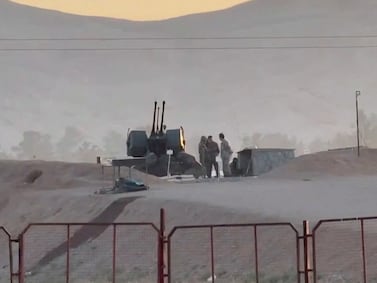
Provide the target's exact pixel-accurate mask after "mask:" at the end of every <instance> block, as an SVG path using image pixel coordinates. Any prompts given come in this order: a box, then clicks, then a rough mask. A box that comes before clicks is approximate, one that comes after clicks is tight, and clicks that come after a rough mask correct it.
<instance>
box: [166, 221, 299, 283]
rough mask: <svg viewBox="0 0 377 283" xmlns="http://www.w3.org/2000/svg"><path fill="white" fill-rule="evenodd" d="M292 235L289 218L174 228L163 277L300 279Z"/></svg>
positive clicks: (295, 233) (294, 232)
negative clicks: (285, 220) (165, 275)
mask: <svg viewBox="0 0 377 283" xmlns="http://www.w3.org/2000/svg"><path fill="white" fill-rule="evenodd" d="M276 235H278V237H276ZM298 237H299V233H298V231H297V230H296V228H295V227H294V226H293V225H291V224H290V223H269V224H232V225H200V226H181V227H175V228H174V229H173V230H172V231H171V233H170V234H169V235H168V241H167V244H168V249H167V253H168V275H169V276H168V282H169V283H171V282H182V281H186V282H203V281H204V280H205V281H209V282H215V281H216V282H275V281H276V282H278V281H279V279H280V280H281V279H283V278H286V279H287V280H289V282H300V270H299V257H300V250H299V242H298ZM267 254H268V256H266V255H267ZM273 280H275V281H273Z"/></svg>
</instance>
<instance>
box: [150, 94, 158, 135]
mask: <svg viewBox="0 0 377 283" xmlns="http://www.w3.org/2000/svg"><path fill="white" fill-rule="evenodd" d="M156 110H157V101H155V102H154V111H153V124H152V133H151V134H154V133H156Z"/></svg>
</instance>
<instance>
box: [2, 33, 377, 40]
mask: <svg viewBox="0 0 377 283" xmlns="http://www.w3.org/2000/svg"><path fill="white" fill-rule="evenodd" d="M347 38H350V39H352V38H358V39H362V38H377V35H375V34H370V35H297V36H203V37H200V36H194V37H97V38H96V37H87V38H75V37H66V38H5V37H3V38H0V41H127V40H145V41H147V40H263V39H347Z"/></svg>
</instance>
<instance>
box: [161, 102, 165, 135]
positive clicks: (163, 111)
mask: <svg viewBox="0 0 377 283" xmlns="http://www.w3.org/2000/svg"><path fill="white" fill-rule="evenodd" d="M164 116H165V100H164V101H163V102H162V113H161V127H160V134H161V135H162V134H163V131H164Z"/></svg>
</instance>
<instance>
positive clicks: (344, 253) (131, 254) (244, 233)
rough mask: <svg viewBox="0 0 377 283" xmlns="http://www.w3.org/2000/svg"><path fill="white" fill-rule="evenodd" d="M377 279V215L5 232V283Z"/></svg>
mask: <svg viewBox="0 0 377 283" xmlns="http://www.w3.org/2000/svg"><path fill="white" fill-rule="evenodd" d="M9 282H11V283H13V282H15V283H16V282H17V283H19V282H20V283H47V282H48V283H50V282H53V283H60V282H61V283H83V282H98V283H117V282H131V283H132V282H135V283H136V282H137V283H152V282H153V283H155V282H157V283H173V282H174V283H178V282H179V283H181V282H190V283H196V282H255V283H262V282H284V283H301V282H305V283H329V282H342V283H343V282H344V283H345V282H362V283H367V282H377V217H368V218H351V219H329V220H321V221H319V222H318V223H317V224H316V225H315V226H314V228H313V230H310V229H309V226H308V222H307V221H304V222H303V231H302V233H300V232H299V230H297V229H296V228H295V226H294V225H292V224H291V223H257V224H224V225H197V226H179V227H174V228H172V230H171V231H169V232H168V233H166V232H165V216H164V213H163V210H161V219H160V224H159V227H157V226H156V225H155V224H153V223H39V224H30V225H29V226H28V227H27V228H26V229H25V230H24V231H23V232H22V233H21V234H20V235H19V236H18V237H17V238H12V237H11V236H10V234H9V233H8V232H7V230H6V229H5V228H2V227H1V228H0V283H9Z"/></svg>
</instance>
